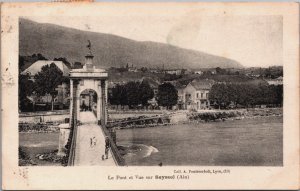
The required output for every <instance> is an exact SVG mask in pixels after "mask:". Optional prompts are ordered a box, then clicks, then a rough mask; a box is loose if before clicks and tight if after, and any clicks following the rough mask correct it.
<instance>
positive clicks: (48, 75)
mask: <svg viewBox="0 0 300 191" xmlns="http://www.w3.org/2000/svg"><path fill="white" fill-rule="evenodd" d="M34 79H35V84H36V92H37V94H38V95H39V96H44V95H46V94H50V95H51V110H53V108H54V102H53V100H54V97H55V96H56V95H57V91H56V88H57V86H58V85H60V84H62V82H65V81H67V80H66V78H65V77H64V76H63V73H62V71H61V70H60V69H59V68H58V67H57V66H56V65H55V64H54V63H52V64H50V66H49V65H45V66H43V67H42V69H41V71H40V72H38V73H37V74H36V75H35V76H34Z"/></svg>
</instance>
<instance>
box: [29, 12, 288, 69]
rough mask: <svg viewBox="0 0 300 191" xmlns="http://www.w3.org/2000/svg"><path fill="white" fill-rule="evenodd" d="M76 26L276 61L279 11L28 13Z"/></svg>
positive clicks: (250, 62) (249, 62)
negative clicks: (231, 13)
mask: <svg viewBox="0 0 300 191" xmlns="http://www.w3.org/2000/svg"><path fill="white" fill-rule="evenodd" d="M28 19H30V20H33V21H36V22H41V23H52V24H57V25H61V26H66V27H71V28H76V29H80V30H86V31H93V32H100V33H107V34H114V35H118V36H122V37H125V38H129V39H133V40H137V41H154V42H161V43H166V44H171V45H175V46H178V47H181V48H187V49H193V50H198V51H202V52H205V53H209V54H213V55H217V56H223V57H226V58H230V59H234V60H236V61H238V62H240V63H241V64H242V65H244V66H245V67H269V66H274V65H282V54H283V47H282V46H283V45H282V44H283V42H282V35H283V31H282V30H283V26H282V23H283V21H282V17H281V16H276V15H274V16H272V15H271V16H263V15H262V16H253V15H252V16H250V15H248V16H247V15H240V16H203V15H200V14H197V13H196V12H187V13H184V14H178V15H177V14H162V15H159V14H152V15H149V14H144V15H143V14H142V13H140V14H137V15H135V16H132V15H130V14H129V15H121V14H118V15H116V14H107V15H105V14H102V16H101V17H29V18H28Z"/></svg>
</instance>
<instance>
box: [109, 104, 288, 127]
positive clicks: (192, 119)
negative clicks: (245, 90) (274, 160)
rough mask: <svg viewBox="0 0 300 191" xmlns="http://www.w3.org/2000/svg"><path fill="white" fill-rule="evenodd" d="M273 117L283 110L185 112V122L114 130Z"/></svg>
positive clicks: (254, 109)
mask: <svg viewBox="0 0 300 191" xmlns="http://www.w3.org/2000/svg"><path fill="white" fill-rule="evenodd" d="M275 116H277V117H280V116H283V109H282V108H251V109H240V110H220V111H219V110H214V111H212V110H208V111H201V112H187V113H186V120H181V121H178V122H175V123H164V124H145V125H127V126H122V127H120V126H117V127H115V128H117V129H132V128H148V127H163V126H169V125H178V124H189V123H207V122H222V121H227V120H242V119H251V118H259V117H275ZM139 118H140V117H139ZM139 118H136V119H139ZM131 119H132V118H131ZM124 120H126V119H124Z"/></svg>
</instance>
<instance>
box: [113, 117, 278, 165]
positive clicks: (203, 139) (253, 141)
mask: <svg viewBox="0 0 300 191" xmlns="http://www.w3.org/2000/svg"><path fill="white" fill-rule="evenodd" d="M282 126H283V119H282V117H262V118H255V119H243V120H234V121H225V122H209V123H199V124H184V125H172V126H163V127H149V128H136V129H120V130H117V144H118V145H119V146H123V147H124V148H128V150H129V152H127V154H125V155H124V158H125V160H126V163H127V165H141V166H152V165H163V166H164V165H187V166H189V165H191V166H193V165H201V166H204V165H205V166H210V165H219V166H282V164H283V151H282V149H283V141H282V137H283V127H282Z"/></svg>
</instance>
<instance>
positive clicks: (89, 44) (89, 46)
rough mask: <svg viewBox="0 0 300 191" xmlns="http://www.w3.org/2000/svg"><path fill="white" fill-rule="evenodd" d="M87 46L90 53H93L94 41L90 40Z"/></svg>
mask: <svg viewBox="0 0 300 191" xmlns="http://www.w3.org/2000/svg"><path fill="white" fill-rule="evenodd" d="M86 47H87V48H88V49H89V53H90V54H92V50H91V49H92V43H91V41H90V40H88V45H87V46H86Z"/></svg>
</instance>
